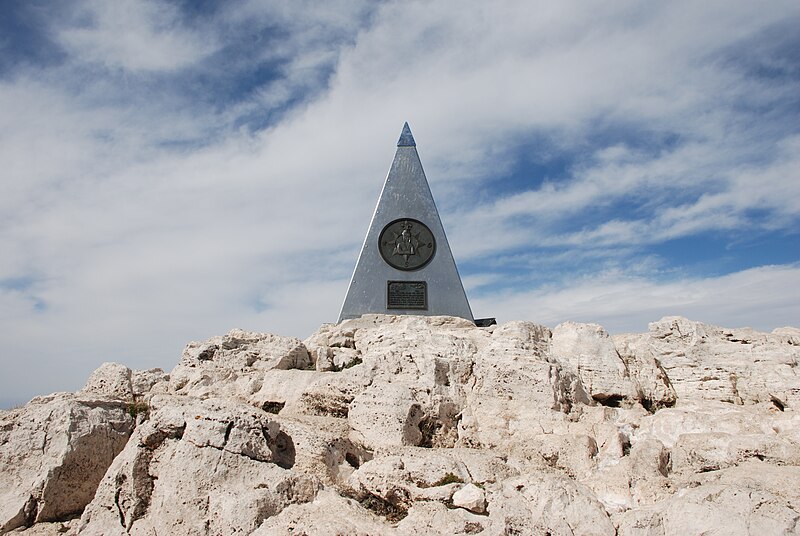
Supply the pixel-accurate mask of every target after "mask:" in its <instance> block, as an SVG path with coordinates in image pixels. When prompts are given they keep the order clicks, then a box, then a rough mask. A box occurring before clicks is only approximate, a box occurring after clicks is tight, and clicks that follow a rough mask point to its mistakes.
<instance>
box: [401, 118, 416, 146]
mask: <svg viewBox="0 0 800 536" xmlns="http://www.w3.org/2000/svg"><path fill="white" fill-rule="evenodd" d="M397 146H398V147H416V146H417V142H415V141H414V136H412V135H411V129H410V128H408V121H406V122H405V123H404V124H403V132H401V133H400V139H399V140H397Z"/></svg>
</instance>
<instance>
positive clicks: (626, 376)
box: [550, 322, 637, 402]
mask: <svg viewBox="0 0 800 536" xmlns="http://www.w3.org/2000/svg"><path fill="white" fill-rule="evenodd" d="M550 352H551V354H552V355H553V357H554V358H555V359H556V360H558V361H559V362H561V363H565V364H567V365H568V366H569V367H570V369H571V370H572V371H573V372H574V373H575V374H577V376H578V377H579V378H580V379H581V382H583V386H584V388H585V389H586V391H587V393H588V394H589V395H590V396H591V397H592V398H594V399H595V400H599V401H602V402H605V401H614V402H616V401H619V400H622V399H631V400H632V399H636V398H637V396H636V395H637V393H636V392H635V389H634V387H633V384H632V383H631V380H630V373H629V371H628V368H627V366H626V365H625V362H624V361H623V360H622V359H621V358H620V356H619V354H618V353H617V349H616V347H615V346H614V341H613V340H612V339H611V337H609V335H608V333H607V332H606V330H605V329H603V328H602V327H601V326H599V325H597V324H579V323H576V322H564V323H563V324H559V325H558V326H556V328H555V329H554V330H553V336H552V342H551V349H550Z"/></svg>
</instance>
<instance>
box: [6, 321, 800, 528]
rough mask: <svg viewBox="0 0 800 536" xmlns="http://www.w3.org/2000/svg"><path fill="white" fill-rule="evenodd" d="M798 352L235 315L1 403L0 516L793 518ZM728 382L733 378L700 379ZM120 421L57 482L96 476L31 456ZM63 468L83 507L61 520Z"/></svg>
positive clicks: (625, 523) (318, 524)
mask: <svg viewBox="0 0 800 536" xmlns="http://www.w3.org/2000/svg"><path fill="white" fill-rule="evenodd" d="M798 346H800V330H797V329H796V328H782V329H779V330H775V332H773V333H772V334H763V333H756V332H753V331H752V330H726V329H724V328H716V327H713V326H708V325H705V324H701V323H698V322H692V321H689V320H686V319H681V318H668V319H663V320H661V321H659V322H656V323H654V324H653V325H651V330H650V332H648V333H645V334H628V335H619V336H616V337H614V338H613V339H612V338H610V337H609V336H608V335H607V334H606V333H605V331H604V330H603V329H602V328H600V327H599V326H596V325H591V324H574V323H565V324H562V325H561V326H559V327H557V328H556V330H554V332H551V331H550V329H548V328H546V327H544V326H539V325H536V324H533V323H530V322H509V323H506V324H502V325H499V326H492V327H489V328H477V327H475V326H474V325H472V324H471V323H470V322H468V321H466V320H463V319H458V318H449V317H414V316H382V315H365V316H364V317H362V318H359V319H354V320H347V321H345V322H342V323H341V324H339V325H332V324H326V325H324V326H322V327H321V328H320V329H319V330H318V331H317V332H316V333H315V334H312V335H311V336H310V337H309V338H308V339H306V340H305V341H304V342H302V343H301V342H300V341H299V340H297V339H289V338H285V337H277V336H274V335H268V334H261V333H250V332H243V331H241V330H233V331H231V332H230V333H228V334H227V335H225V336H222V337H214V338H212V339H209V340H207V341H205V342H204V343H192V344H190V345H189V346H188V347H187V349H186V352H185V354H184V356H183V358H182V360H181V362H180V363H179V364H178V365H177V366H176V367H175V369H174V370H173V371H172V373H170V374H169V375H167V374H164V372H163V371H160V370H158V369H154V370H149V371H134V372H131V371H129V370H128V369H127V368H125V367H123V366H121V365H104V366H103V367H101V368H100V369H98V371H96V372H95V373H94V374H93V376H92V378H91V379H90V380H89V381H88V382H87V387H86V388H85V389H84V391H83V392H82V394H81V395H80V396H74V395H65V394H62V395H55V396H53V397H49V398H42V399H38V400H34V401H33V402H32V403H31V404H29V406H28V407H26V408H23V409H21V410H12V411H9V412H0V513H2V516H4V517H2V518H0V523H5V525H0V526H4V527H10V526H17V525H19V524H20V522H21V523H22V524H25V523H27V524H30V523H32V522H33V521H38V523H37V524H35V525H33V527H30V528H28V529H27V532H29V533H39V534H51V533H53V531H55V530H67V531H72V532H76V531H78V532H79V533H80V534H108V535H114V534H120V535H122V534H197V533H200V534H217V533H220V534H230V533H254V534H303V533H305V534H309V535H310V534H323V535H324V534H331V535H333V534H365V535H366V534H371V535H374V534H382V535H383V534H386V535H392V534H395V535H412V534H413V535H414V536H417V535H419V534H440V535H451V534H482V535H483V534H485V535H505V534H545V533H550V534H552V535H556V534H558V535H561V534H564V535H569V534H603V535H605V534H609V535H610V534H614V533H615V531H618V533H619V534H672V533H689V534H692V533H696V530H695V529H696V527H700V529H702V530H708V531H709V533H713V530H722V531H726V530H727V531H729V532H730V533H733V534H736V530H738V529H736V527H740V526H750V527H751V528H752V530H758V531H760V532H759V533H764V534H782V533H793V532H792V531H795V532H796V527H797V526H800V525H797V524H795V525H792V523H795V519H796V514H797V505H798V504H800V497H798V493H800V492H798V491H797V489H798V488H797V486H796V482H797V481H800V475H798V473H797V471H798V468H799V467H800V414H799V413H797V411H796V391H797V383H796V381H797V376H796V373H795V371H796V359H797V348H798ZM731 374H734V375H735V376H736V382H735V384H734V383H731V381H727V383H726V382H725V381H722V380H720V379H719V378H726V377H727V378H728V380H730V378H731ZM706 375H707V376H708V377H706ZM726 375H727V376H726ZM715 378H717V379H715ZM90 395H91V396H90ZM737 397H738V398H737ZM36 408H38V409H36ZM102 412H106V413H102ZM133 415H135V417H136V419H135V424H136V430H135V431H134V432H133V436H132V438H131V439H130V440H129V441H128V443H127V445H126V446H125V448H124V450H122V452H121V453H120V454H119V455H117V456H116V458H115V459H114V460H113V463H111V458H112V457H113V456H114V454H115V452H114V450H113V448H112V449H109V450H107V451H104V452H109V454H108V455H107V456H106V457H105V458H103V457H102V456H101V457H100V458H101V459H102V460H103V461H102V463H98V465H97V467H95V468H94V469H91V471H90V472H91V474H92V475H96V476H93V477H91V478H88V479H85V481H82V482H78V483H75V482H76V479H74V478H73V479H72V480H63V479H62V478H61V476H60V475H62V474H72V475H73V476H74V474H76V473H78V472H80V473H81V477H82V478H83V471H84V468H86V467H94V466H92V465H91V464H92V463H96V462H97V460H94V459H91V460H88V461H87V459H86V457H84V456H83V455H82V454H81V455H80V456H77V458H74V459H77V460H81V461H80V463H79V464H78V465H76V466H75V467H77V469H75V470H74V471H73V470H70V471H62V470H61V469H52V468H53V467H56V468H57V467H59V464H62V465H64V463H63V462H62V461H59V460H60V458H59V456H62V458H63V459H64V460H70V459H73V458H70V457H71V456H76V454H75V453H77V452H78V451H80V452H94V451H96V450H98V449H100V447H98V446H97V445H100V436H101V435H102V436H103V437H105V439H104V441H106V443H102V444H103V445H107V444H108V436H109V435H110V434H112V432H113V433H117V432H118V431H119V430H118V429H117V428H115V426H116V425H113V423H115V422H116V423H118V424H119V425H120V426H121V427H122V429H125V427H127V428H126V429H127V430H128V432H129V431H130V429H131V428H132V427H133V426H134V419H133V418H132V416H133ZM115 419H116V420H115ZM101 421H102V422H101ZM101 425H104V426H105V428H103V426H101ZM20 430H21V431H22V432H20ZM100 432H102V434H100ZM82 435H89V436H91V437H92V438H93V439H91V440H86V443H84V440H81V439H80V437H81V436H82ZM124 437H125V434H124V433H123V434H122V439H123V440H124ZM44 438H47V440H46V441H45V439H44ZM95 440H96V441H98V443H94V441H95ZM59 442H61V443H59ZM56 444H61V445H64V448H63V449H61V450H59V449H55V450H51V449H52V448H54V447H53V445H56ZM123 444H124V441H123ZM38 445H47V447H45V448H44V450H42V449H40V448H39V447H38ZM87 445H88V448H87ZM102 448H107V447H102ZM119 448H122V444H120V445H119ZM70 449H73V450H70ZM23 451H24V452H23ZM8 452H11V453H12V454H13V455H12V456H9V455H7V454H8ZM4 456H5V457H4ZM109 463H110V464H111V465H110V466H108V464H109ZM103 464H105V465H103ZM67 465H68V464H67ZM106 466H108V470H107V471H106V470H105V467H106ZM103 471H105V476H103ZM98 482H100V484H99V486H98ZM65 483H69V485H70V486H72V487H74V488H75V489H77V490H79V491H80V493H78V494H74V495H75V497H83V498H82V499H81V500H82V501H83V503H82V504H86V502H87V501H89V500H91V502H90V503H89V504H88V506H86V507H85V509H84V510H83V515H82V517H81V519H80V522H79V523H76V522H75V521H69V520H68V518H69V517H71V516H74V515H77V514H79V513H80V511H81V508H83V506H82V504H80V501H77V499H76V500H74V501H73V499H74V498H73V497H72V496H71V495H69V496H68V494H67V493H66V492H64V489H65V487H66V484H65ZM2 484H5V485H4V486H3V485H2ZM95 487H96V489H94V488H95ZM3 490H5V491H3ZM59 490H60V491H59ZM72 491H73V490H72V489H71V488H70V493H72ZM31 497H34V498H35V500H32V499H31ZM92 497H94V498H93V499H92ZM481 497H482V498H481ZM70 501H73V502H70ZM26 505H27V506H26ZM482 505H483V506H482ZM34 507H35V508H34ZM54 511H58V512H59V513H58V514H55V515H51V514H48V513H47V512H54ZM47 519H53V520H57V521H55V522H53V523H48V522H47V521H46V520H47ZM748 524H749V525H748ZM3 530H7V529H3ZM3 530H0V533H2V532H3Z"/></svg>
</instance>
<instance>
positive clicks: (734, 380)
mask: <svg viewBox="0 0 800 536" xmlns="http://www.w3.org/2000/svg"><path fill="white" fill-rule="evenodd" d="M783 333H784V332H782V331H781V332H779V333H778V334H768V333H759V332H756V331H753V330H752V329H749V328H742V329H725V328H720V327H717V326H712V325H710V324H703V323H701V322H693V321H691V320H687V319H686V318H682V317H665V318H662V319H661V320H659V321H658V322H653V323H651V324H650V332H649V334H648V337H649V338H648V340H649V345H650V351H651V352H652V353H653V355H654V356H655V357H656V358H657V359H658V360H659V362H660V363H661V365H662V366H663V368H664V370H665V371H666V373H667V375H668V376H669V378H670V381H671V383H672V385H673V386H674V388H675V392H676V393H677V396H678V398H680V399H692V398H693V399H697V398H701V399H708V400H720V401H724V402H731V403H734V404H744V403H747V404H752V403H758V402H774V403H775V404H776V405H778V406H781V407H784V406H798V405H800V375H798V373H797V366H798V361H800V346H798V345H797V342H796V339H795V338H794V336H792V335H784V334H783Z"/></svg>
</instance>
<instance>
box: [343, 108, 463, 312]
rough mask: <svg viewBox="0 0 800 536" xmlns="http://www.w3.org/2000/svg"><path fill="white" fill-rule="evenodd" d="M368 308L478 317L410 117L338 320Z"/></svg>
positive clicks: (398, 145) (398, 143)
mask: <svg viewBox="0 0 800 536" xmlns="http://www.w3.org/2000/svg"><path fill="white" fill-rule="evenodd" d="M367 313H381V314H412V315H450V316H460V317H462V318H466V319H468V320H474V319H473V317H472V310H471V309H470V307H469V302H468V301H467V295H466V294H465V293H464V286H463V285H462V284H461V277H459V275H458V269H457V268H456V263H455V261H454V260H453V254H452V253H451V252H450V245H449V244H448V243H447V237H446V236H445V234H444V228H443V227H442V222H441V220H440V219H439V212H438V211H437V210H436V204H435V203H434V201H433V195H431V189H430V187H429V186H428V180H427V179H426V178H425V172H424V171H423V169H422V163H421V162H420V160H419V155H418V154H417V144H416V142H415V141H414V136H412V135H411V129H410V128H408V123H406V124H405V125H403V132H402V133H401V134H400V140H399V141H398V142H397V152H396V153H395V155H394V161H393V162H392V167H391V169H390V170H389V175H388V176H387V177H386V182H385V183H384V185H383V190H382V191H381V195H380V198H379V199H378V206H377V207H376V208H375V213H374V214H373V216H372V222H371V223H370V225H369V230H368V231H367V237H366V239H365V240H364V246H363V247H362V248H361V253H360V254H359V256H358V262H357V263H356V269H355V270H354V271H353V278H352V279H351V281H350V287H349V288H348V289H347V296H346V297H345V299H344V304H343V305H342V311H341V313H340V314H339V322H341V321H342V320H345V319H348V318H357V317H359V316H361V315H363V314H367Z"/></svg>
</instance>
